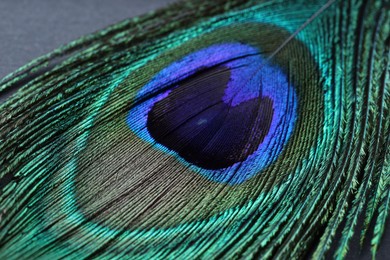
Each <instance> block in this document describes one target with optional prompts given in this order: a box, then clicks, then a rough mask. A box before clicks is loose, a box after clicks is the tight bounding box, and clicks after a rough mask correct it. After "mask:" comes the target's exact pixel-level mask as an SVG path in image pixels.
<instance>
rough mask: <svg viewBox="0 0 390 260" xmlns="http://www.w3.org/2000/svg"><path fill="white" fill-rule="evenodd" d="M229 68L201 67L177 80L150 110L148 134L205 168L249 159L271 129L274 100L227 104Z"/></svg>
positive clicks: (265, 97) (226, 165) (213, 167)
mask: <svg viewBox="0 0 390 260" xmlns="http://www.w3.org/2000/svg"><path fill="white" fill-rule="evenodd" d="M230 70H231V69H230V68H229V67H225V66H217V67H213V68H208V69H202V70H201V71H200V72H198V73H196V74H195V75H192V76H191V77H189V78H187V79H185V80H183V81H181V82H179V83H178V84H177V86H176V87H175V88H174V89H173V90H172V91H171V92H170V93H169V94H168V95H167V96H166V97H165V98H164V99H162V100H159V101H158V102H156V103H155V104H154V105H153V107H152V108H151V109H150V111H149V113H148V118H147V129H148V131H149V133H150V135H151V136H152V137H153V138H154V139H155V140H156V141H157V142H158V143H160V144H162V145H164V146H165V147H167V148H169V149H171V150H173V151H175V152H176V153H177V154H179V155H180V156H181V157H182V158H184V159H185V160H186V161H188V162H189V163H192V164H194V165H197V166H199V167H202V168H204V169H211V170H216V169H222V168H227V167H229V166H232V165H234V164H235V163H237V162H243V161H245V160H246V159H247V158H248V156H250V155H251V154H253V153H254V152H255V151H256V150H257V149H258V147H259V145H260V144H261V143H262V142H263V140H264V138H265V136H266V135H267V134H268V132H269V130H270V126H271V122H272V118H273V114H274V110H273V100H272V99H271V98H269V97H267V96H261V95H260V96H258V97H254V98H251V99H248V100H246V101H243V102H241V103H239V104H236V105H234V104H232V102H230V103H229V102H227V101H226V100H224V99H223V97H224V95H225V91H226V88H227V85H228V83H229V81H230V76H231V71H230ZM259 89H260V86H259Z"/></svg>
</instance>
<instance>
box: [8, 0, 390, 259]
mask: <svg viewBox="0 0 390 260" xmlns="http://www.w3.org/2000/svg"><path fill="white" fill-rule="evenodd" d="M175 1H176V0H66V1H59V0H0V78H2V77H4V76H6V75H7V74H9V73H11V72H13V71H14V70H16V69H17V68H19V67H21V66H23V65H25V64H26V63H27V62H29V61H31V60H32V59H34V58H37V57H39V56H41V55H43V54H46V53H48V52H50V51H52V50H53V49H56V48H57V47H59V46H61V45H63V44H66V43H68V42H70V41H72V40H75V39H77V38H79V37H81V36H83V35H85V34H89V33H92V32H95V31H97V30H100V29H103V28H105V27H107V26H108V25H111V24H113V23H116V22H119V21H121V20H124V19H126V18H129V17H134V16H137V15H141V14H143V13H145V12H148V11H151V10H154V9H156V8H160V7H164V6H166V5H167V4H169V3H173V2H175ZM0 102H1V100H0ZM389 222H390V221H388V225H387V233H386V237H385V238H384V239H383V241H382V244H381V249H380V250H379V253H378V255H377V259H390V256H389V254H390V232H389V230H388V229H390V224H389ZM357 243H358V239H357V238H354V243H353V245H351V250H350V254H349V255H348V259H371V257H370V253H369V251H367V247H366V248H365V250H364V253H363V254H362V255H359V254H358V247H356V245H357Z"/></svg>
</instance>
